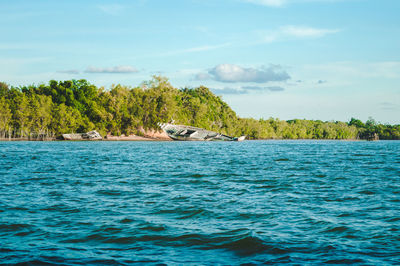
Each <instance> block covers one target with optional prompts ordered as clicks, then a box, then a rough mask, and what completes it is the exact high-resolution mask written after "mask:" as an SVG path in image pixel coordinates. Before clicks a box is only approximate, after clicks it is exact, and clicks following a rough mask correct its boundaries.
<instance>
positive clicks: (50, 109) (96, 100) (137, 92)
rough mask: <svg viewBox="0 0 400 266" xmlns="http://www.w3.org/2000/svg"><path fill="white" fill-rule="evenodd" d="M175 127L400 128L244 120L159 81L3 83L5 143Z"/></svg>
mask: <svg viewBox="0 0 400 266" xmlns="http://www.w3.org/2000/svg"><path fill="white" fill-rule="evenodd" d="M172 120H173V121H175V123H176V124H185V125H192V126H196V127H201V128H205V129H209V130H214V131H218V132H221V133H223V134H227V135H232V136H241V135H246V136H247V137H248V138H249V139H370V138H373V137H374V136H379V139H400V125H383V124H379V123H377V122H375V121H374V120H373V119H369V120H368V121H366V123H363V122H362V121H360V120H358V119H355V118H352V119H351V121H350V122H348V123H345V122H339V121H329V122H323V121H319V120H317V121H313V120H300V119H295V120H289V121H284V120H279V119H274V118H269V119H260V120H256V119H252V118H240V117H238V116H237V115H236V114H235V112H234V111H233V110H232V109H231V108H230V107H229V106H228V105H227V104H226V103H225V102H224V101H223V100H222V99H221V97H218V96H216V95H214V94H213V93H212V92H211V91H210V90H209V89H208V88H206V87H203V86H200V87H198V88H194V89H193V88H183V89H177V88H174V87H173V86H172V85H171V84H170V83H169V82H168V79H166V78H164V77H160V76H154V77H153V79H152V80H150V81H148V82H144V83H143V84H141V85H140V86H138V87H135V88H131V87H126V86H121V85H115V86H112V87H111V88H110V89H105V88H103V87H101V88H97V87H96V86H95V85H93V84H90V83H89V82H88V81H86V80H67V81H59V82H58V81H55V80H51V81H50V82H49V83H48V84H40V85H30V86H23V87H12V86H9V85H7V84H6V83H2V82H0V138H3V139H4V138H32V139H34V138H37V137H38V136H46V137H50V138H53V137H58V136H60V135H61V134H63V133H71V132H87V131H90V130H97V131H99V132H100V133H101V134H102V135H105V134H112V135H122V134H125V135H130V134H136V135H140V134H142V132H143V130H145V129H158V123H159V122H170V121H172Z"/></svg>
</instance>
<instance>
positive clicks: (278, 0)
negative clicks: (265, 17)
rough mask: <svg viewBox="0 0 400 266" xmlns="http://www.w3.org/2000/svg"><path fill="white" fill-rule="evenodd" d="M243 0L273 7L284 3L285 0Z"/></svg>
mask: <svg viewBox="0 0 400 266" xmlns="http://www.w3.org/2000/svg"><path fill="white" fill-rule="evenodd" d="M245 1H246V2H249V3H253V4H256V5H263V6H274V7H279V6H283V5H284V4H286V0H245Z"/></svg>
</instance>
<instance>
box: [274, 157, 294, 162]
mask: <svg viewBox="0 0 400 266" xmlns="http://www.w3.org/2000/svg"><path fill="white" fill-rule="evenodd" d="M274 161H275V162H287V161H290V160H289V159H288V158H278V159H275V160H274Z"/></svg>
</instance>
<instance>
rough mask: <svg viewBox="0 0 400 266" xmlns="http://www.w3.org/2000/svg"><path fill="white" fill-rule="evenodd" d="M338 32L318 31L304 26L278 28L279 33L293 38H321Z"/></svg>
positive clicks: (333, 30)
mask: <svg viewBox="0 0 400 266" xmlns="http://www.w3.org/2000/svg"><path fill="white" fill-rule="evenodd" d="M338 31H339V30H337V29H318V28H312V27H304V26H293V25H289V26H284V27H281V28H280V32H281V33H282V34H283V35H286V36H294V37H300V38H302V37H322V36H324V35H326V34H330V33H336V32H338Z"/></svg>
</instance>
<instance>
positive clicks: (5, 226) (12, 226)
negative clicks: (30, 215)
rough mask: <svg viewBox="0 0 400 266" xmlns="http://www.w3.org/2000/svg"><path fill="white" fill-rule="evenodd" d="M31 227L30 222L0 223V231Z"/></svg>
mask: <svg viewBox="0 0 400 266" xmlns="http://www.w3.org/2000/svg"><path fill="white" fill-rule="evenodd" d="M31 227H32V225H30V224H0V231H6V232H13V231H19V230H23V229H27V228H31Z"/></svg>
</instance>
